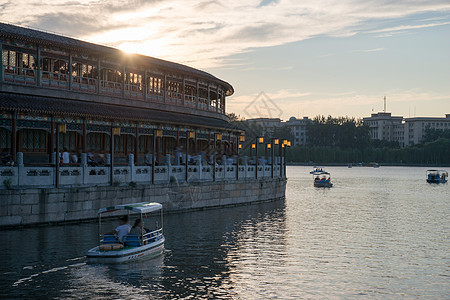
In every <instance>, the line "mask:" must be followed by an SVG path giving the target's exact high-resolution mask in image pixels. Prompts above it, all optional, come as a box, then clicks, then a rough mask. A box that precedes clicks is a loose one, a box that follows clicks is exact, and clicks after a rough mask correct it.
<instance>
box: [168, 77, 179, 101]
mask: <svg viewBox="0 0 450 300" xmlns="http://www.w3.org/2000/svg"><path fill="white" fill-rule="evenodd" d="M181 86H182V85H181V83H180V82H177V81H171V80H169V81H168V83H167V93H168V96H169V97H170V98H173V99H181Z"/></svg>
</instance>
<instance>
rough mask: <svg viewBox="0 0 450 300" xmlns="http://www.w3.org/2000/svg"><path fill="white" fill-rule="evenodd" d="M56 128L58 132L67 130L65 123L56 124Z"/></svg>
mask: <svg viewBox="0 0 450 300" xmlns="http://www.w3.org/2000/svg"><path fill="white" fill-rule="evenodd" d="M58 130H59V133H66V131H67V126H66V124H58Z"/></svg>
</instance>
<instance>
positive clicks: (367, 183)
mask: <svg viewBox="0 0 450 300" xmlns="http://www.w3.org/2000/svg"><path fill="white" fill-rule="evenodd" d="M327 170H328V171H330V172H331V174H332V180H333V183H334V184H335V187H334V188H332V189H318V188H314V187H313V186H312V176H311V175H310V174H309V171H310V168H306V167H289V168H288V175H289V181H288V187H287V195H286V200H285V201H276V202H271V203H264V204H256V205H248V206H241V207H234V208H226V209H217V210H205V211H197V212H190V213H183V214H172V215H168V216H166V217H165V236H166V251H165V252H164V254H163V255H162V256H160V257H157V258H155V259H148V260H145V261H140V262H134V263H131V264H121V265H88V264H86V263H85V262H86V259H85V257H84V255H85V252H86V251H87V249H89V248H91V247H92V246H94V245H95V244H96V242H97V225H96V224H94V223H93V224H79V225H65V226H53V227H38V228H27V229H21V230H3V231H1V232H0V238H1V240H2V241H3V242H2V244H1V246H0V250H1V251H2V254H3V255H2V258H1V265H2V267H1V269H0V270H1V271H0V287H1V288H2V291H3V295H2V297H5V298H28V297H43V298H44V297H45V298H53V299H71V298H76V299H87V298H104V297H108V298H112V299H138V298H142V297H143V296H145V297H149V298H167V299H172V298H228V299H229V298H238V299H240V298H243V299H251V298H260V299H263V298H271V297H279V298H283V299H285V298H292V299H294V298H324V297H332V298H334V297H342V298H352V297H360V296H363V297H364V296H370V297H379V298H381V297H383V298H384V297H388V298H398V297H408V298H411V297H413V298H422V297H432V298H445V297H448V295H449V289H448V286H449V283H450V282H449V278H450V270H449V267H448V266H449V255H448V253H449V250H450V249H449V239H448V232H449V229H450V228H449V227H450V226H449V225H450V222H449V215H450V206H449V205H448V201H449V199H450V192H449V191H450V190H449V188H450V186H449V185H430V184H426V183H425V177H424V176H425V175H424V174H425V169H424V168H387V167H386V168H383V167H381V168H379V169H372V168H352V169H347V168H337V167H336V168H327ZM114 225H115V223H114V221H111V222H109V223H108V222H107V223H105V224H104V226H105V227H103V228H108V227H113V226H114Z"/></svg>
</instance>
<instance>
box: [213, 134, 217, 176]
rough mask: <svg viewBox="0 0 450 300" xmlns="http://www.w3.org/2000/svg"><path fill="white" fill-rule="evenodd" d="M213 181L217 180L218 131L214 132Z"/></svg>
mask: <svg viewBox="0 0 450 300" xmlns="http://www.w3.org/2000/svg"><path fill="white" fill-rule="evenodd" d="M213 149H214V151H213V153H214V156H213V181H216V152H217V151H216V133H214V147H213Z"/></svg>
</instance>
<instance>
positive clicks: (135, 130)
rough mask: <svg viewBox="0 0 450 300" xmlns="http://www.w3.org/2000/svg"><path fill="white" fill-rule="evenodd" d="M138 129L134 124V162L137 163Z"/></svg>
mask: <svg viewBox="0 0 450 300" xmlns="http://www.w3.org/2000/svg"><path fill="white" fill-rule="evenodd" d="M138 134H139V129H138V126H137V124H136V128H135V129H134V137H135V138H134V164H135V165H137V163H138V155H139V136H138Z"/></svg>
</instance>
